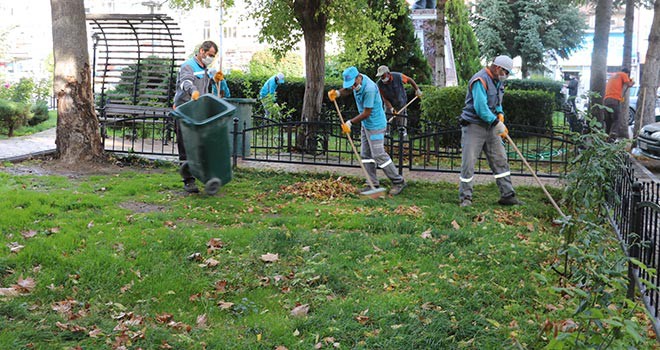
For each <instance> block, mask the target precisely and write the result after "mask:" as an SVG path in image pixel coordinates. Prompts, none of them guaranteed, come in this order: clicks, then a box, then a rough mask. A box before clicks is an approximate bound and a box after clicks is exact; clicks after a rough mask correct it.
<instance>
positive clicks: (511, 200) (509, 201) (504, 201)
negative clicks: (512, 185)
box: [497, 194, 523, 205]
mask: <svg viewBox="0 0 660 350" xmlns="http://www.w3.org/2000/svg"><path fill="white" fill-rule="evenodd" d="M497 203H498V204H501V205H520V204H523V202H522V201H519V200H518V198H516V195H515V194H512V195H510V196H508V197H502V198H500V200H498V201H497Z"/></svg>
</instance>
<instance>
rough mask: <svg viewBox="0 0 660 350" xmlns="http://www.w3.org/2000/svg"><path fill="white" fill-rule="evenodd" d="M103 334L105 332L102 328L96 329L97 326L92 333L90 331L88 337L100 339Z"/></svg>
mask: <svg viewBox="0 0 660 350" xmlns="http://www.w3.org/2000/svg"><path fill="white" fill-rule="evenodd" d="M102 332H103V331H101V329H100V328H96V326H94V329H92V330H91V331H89V333H87V335H88V336H89V337H90V338H98V337H99V336H100V335H102V334H103V333H102Z"/></svg>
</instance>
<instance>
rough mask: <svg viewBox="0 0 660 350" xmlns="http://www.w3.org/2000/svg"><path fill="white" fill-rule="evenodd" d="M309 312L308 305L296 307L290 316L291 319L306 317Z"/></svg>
mask: <svg viewBox="0 0 660 350" xmlns="http://www.w3.org/2000/svg"><path fill="white" fill-rule="evenodd" d="M308 312H309V304H302V305H298V306H296V307H294V308H293V310H291V316H293V317H303V316H307V313H308Z"/></svg>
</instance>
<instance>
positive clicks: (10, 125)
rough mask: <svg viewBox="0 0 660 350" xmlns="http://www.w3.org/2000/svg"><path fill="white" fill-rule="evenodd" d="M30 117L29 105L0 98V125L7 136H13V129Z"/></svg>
mask: <svg viewBox="0 0 660 350" xmlns="http://www.w3.org/2000/svg"><path fill="white" fill-rule="evenodd" d="M29 117H30V105H29V104H23V103H19V102H13V101H9V100H2V99H0V126H1V127H2V128H3V129H5V130H6V132H7V136H9V137H12V136H14V130H16V129H17V128H19V127H21V126H23V125H25V122H26V121H27V120H28V119H29Z"/></svg>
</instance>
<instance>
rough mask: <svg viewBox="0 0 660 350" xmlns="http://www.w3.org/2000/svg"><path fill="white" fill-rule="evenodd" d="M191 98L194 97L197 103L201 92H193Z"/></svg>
mask: <svg viewBox="0 0 660 350" xmlns="http://www.w3.org/2000/svg"><path fill="white" fill-rule="evenodd" d="M190 97H192V99H193V101H197V99H198V98H199V91H193V93H192V95H190Z"/></svg>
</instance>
